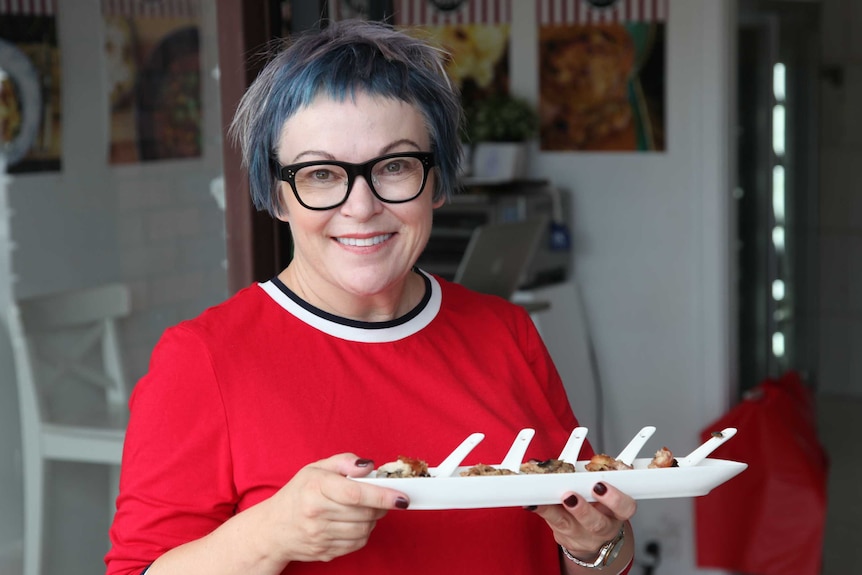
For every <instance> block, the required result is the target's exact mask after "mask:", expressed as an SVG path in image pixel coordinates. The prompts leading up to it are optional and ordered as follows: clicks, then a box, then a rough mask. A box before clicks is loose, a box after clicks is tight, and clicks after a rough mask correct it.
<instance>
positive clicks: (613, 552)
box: [560, 524, 626, 571]
mask: <svg viewBox="0 0 862 575" xmlns="http://www.w3.org/2000/svg"><path fill="white" fill-rule="evenodd" d="M625 536H626V526H625V524H623V526H622V527H620V531H619V533H617V535H616V537H614V538H613V539H611V540H610V541H608V542H606V543H604V544H603V545H602V546H601V547H599V556H598V557H596V559H595V561H593V562H592V563H587V562H586V561H582V560H580V559H578V558H577V557H575V556H574V555H572V552H571V551H569V550H568V549H566V548H565V547H563V546H562V545H560V549H561V550H562V551H563V555H564V556H565V557H566V559H568V560H569V561H571V562H572V563H575V564H576V565H580V566H581V567H586V568H587V569H595V570H597V571H601V570H602V569H603V568H605V567H607V566H608V565H610V564H611V563H612V562H613V561H614V559H616V558H617V555H619V554H620V551H622V549H623V545H624V543H625V540H626V537H625Z"/></svg>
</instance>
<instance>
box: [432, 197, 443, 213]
mask: <svg viewBox="0 0 862 575" xmlns="http://www.w3.org/2000/svg"><path fill="white" fill-rule="evenodd" d="M445 203H446V198H445V197H443V198H440V199H439V200H435V201H434V203H433V204H431V207H432V208H434V209H435V210H436V209H437V208H439V207H441V206H443V204H445Z"/></svg>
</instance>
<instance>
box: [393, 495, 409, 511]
mask: <svg viewBox="0 0 862 575" xmlns="http://www.w3.org/2000/svg"><path fill="white" fill-rule="evenodd" d="M395 507H397V508H398V509H407V508H408V507H410V502H409V501H407V499H405V498H404V497H399V498H398V499H396V500H395Z"/></svg>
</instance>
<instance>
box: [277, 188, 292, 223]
mask: <svg viewBox="0 0 862 575" xmlns="http://www.w3.org/2000/svg"><path fill="white" fill-rule="evenodd" d="M285 185H287V184H286V182H281V185H280V187H279V190H278V205H277V206H276V213H275V217H276V219H278V220H281V221H282V222H284V223H286V224H289V223H290V212H289V211H288V209H287V202H285V201H284V195H283V192H284V186H285Z"/></svg>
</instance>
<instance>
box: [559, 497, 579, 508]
mask: <svg viewBox="0 0 862 575" xmlns="http://www.w3.org/2000/svg"><path fill="white" fill-rule="evenodd" d="M563 503H565V504H566V507H574V506H575V505H577V504H578V498H577V497H575V496H574V495H569V496H568V497H566V498H565V499H563Z"/></svg>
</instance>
